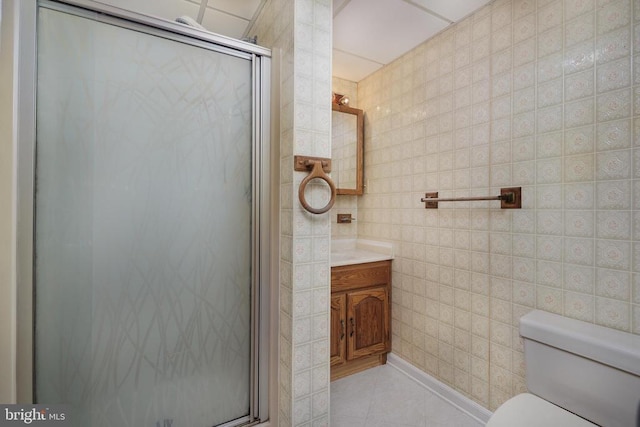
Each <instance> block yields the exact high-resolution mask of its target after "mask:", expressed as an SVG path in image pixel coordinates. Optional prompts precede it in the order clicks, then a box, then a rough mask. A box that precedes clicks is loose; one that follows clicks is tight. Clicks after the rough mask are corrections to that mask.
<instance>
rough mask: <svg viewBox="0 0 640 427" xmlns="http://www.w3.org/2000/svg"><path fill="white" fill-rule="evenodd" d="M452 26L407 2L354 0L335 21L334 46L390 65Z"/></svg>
mask: <svg viewBox="0 0 640 427" xmlns="http://www.w3.org/2000/svg"><path fill="white" fill-rule="evenodd" d="M448 25H449V23H448V22H447V21H444V20H442V19H440V18H437V17H435V16H434V15H431V14H429V13H427V12H425V11H423V10H422V9H420V8H417V7H415V6H413V5H410V4H409V3H407V2H405V1H403V0H386V1H384V0H351V1H350V2H349V4H347V5H346V7H345V8H344V9H343V10H342V11H341V12H340V13H339V14H338V15H337V16H336V17H335V18H334V20H333V43H334V44H333V46H334V48H336V49H339V50H341V51H343V52H347V53H357V55H358V56H360V57H364V58H368V59H371V60H373V61H375V62H379V63H382V64H387V63H389V62H391V61H393V60H394V59H396V58H398V57H399V56H400V55H402V54H403V53H405V52H407V51H409V50H411V49H413V48H414V47H415V46H417V45H419V44H420V43H422V42H423V41H425V40H426V39H428V38H429V37H432V36H433V35H435V34H436V33H438V32H439V31H441V30H442V29H444V28H446V27H447V26H448Z"/></svg>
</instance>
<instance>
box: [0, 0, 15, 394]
mask: <svg viewBox="0 0 640 427" xmlns="http://www.w3.org/2000/svg"><path fill="white" fill-rule="evenodd" d="M0 3H1V4H2V18H1V19H2V20H1V22H0V37H1V39H0V402H1V403H11V402H15V399H16V384H15V372H16V368H15V362H16V360H15V349H16V344H15V340H16V334H15V329H16V269H15V235H16V228H15V206H16V199H15V183H16V177H15V170H14V169H15V137H16V129H15V117H16V114H15V93H14V87H15V85H14V81H15V79H16V78H17V76H16V75H15V73H14V64H15V59H16V55H17V48H16V45H15V43H16V38H15V37H14V29H16V28H15V26H14V24H15V22H14V19H15V16H16V12H17V11H16V8H17V6H16V4H15V3H16V2H14V1H12V0H4V1H2V2H0Z"/></svg>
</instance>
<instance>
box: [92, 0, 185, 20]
mask: <svg viewBox="0 0 640 427" xmlns="http://www.w3.org/2000/svg"><path fill="white" fill-rule="evenodd" d="M100 3H104V4H108V5H111V6H115V7H119V8H121V9H126V10H130V11H133V12H136V13H140V14H143V15H149V16H154V17H156V18H162V19H167V20H169V21H175V19H176V18H178V17H180V16H183V15H188V16H191V17H192V18H194V19H195V18H196V16H198V6H197V5H196V4H193V3H188V2H185V1H182V0H180V1H149V0H100Z"/></svg>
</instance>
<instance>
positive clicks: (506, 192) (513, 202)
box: [420, 187, 522, 209]
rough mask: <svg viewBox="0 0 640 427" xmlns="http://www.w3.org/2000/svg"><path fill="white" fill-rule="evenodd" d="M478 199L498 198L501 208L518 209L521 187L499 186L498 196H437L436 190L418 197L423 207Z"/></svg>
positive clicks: (519, 206) (520, 201)
mask: <svg viewBox="0 0 640 427" xmlns="http://www.w3.org/2000/svg"><path fill="white" fill-rule="evenodd" d="M480 200H500V208H501V209H520V208H522V188H521V187H507V188H501V189H500V194H499V195H498V196H485V197H442V198H439V197H438V193H437V192H433V193H425V195H424V197H423V198H422V199H420V201H421V202H424V208H425V209H438V202H474V201H480Z"/></svg>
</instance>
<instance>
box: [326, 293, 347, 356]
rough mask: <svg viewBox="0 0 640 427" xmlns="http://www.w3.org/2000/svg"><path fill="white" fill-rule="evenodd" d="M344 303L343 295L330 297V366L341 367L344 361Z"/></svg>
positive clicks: (345, 316)
mask: <svg viewBox="0 0 640 427" xmlns="http://www.w3.org/2000/svg"><path fill="white" fill-rule="evenodd" d="M346 301H347V297H346V295H345V294H338V295H331V338H330V341H331V354H330V357H331V366H333V365H341V364H343V363H344V362H345V361H346V358H345V356H346V351H345V348H346V347H345V339H346V331H347V329H346V328H347V325H346V322H347V319H346V318H347V304H346Z"/></svg>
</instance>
